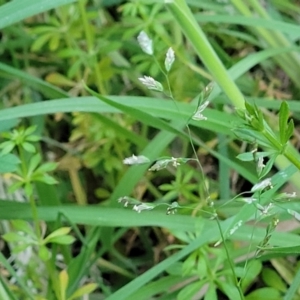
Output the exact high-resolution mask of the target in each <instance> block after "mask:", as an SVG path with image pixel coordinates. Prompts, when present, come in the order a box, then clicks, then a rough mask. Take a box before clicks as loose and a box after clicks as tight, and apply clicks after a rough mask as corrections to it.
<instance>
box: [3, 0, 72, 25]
mask: <svg viewBox="0 0 300 300" xmlns="http://www.w3.org/2000/svg"><path fill="white" fill-rule="evenodd" d="M76 1H77V0H51V1H49V0H39V1H36V0H14V1H10V2H8V3H6V4H4V5H2V6H0V29H3V28H4V27H7V26H9V25H12V24H14V23H16V22H19V21H22V20H24V19H26V18H29V17H31V16H34V15H36V14H39V13H42V12H45V11H47V10H49V9H53V8H56V7H59V6H62V5H65V4H70V3H73V2H76Z"/></svg>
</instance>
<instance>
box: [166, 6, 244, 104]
mask: <svg viewBox="0 0 300 300" xmlns="http://www.w3.org/2000/svg"><path fill="white" fill-rule="evenodd" d="M166 5H167V8H168V9H169V10H170V12H171V13H172V14H173V16H174V18H175V19H176V21H177V22H178V24H179V25H180V26H181V29H182V31H183V32H184V34H185V35H186V37H187V38H188V39H189V41H190V42H191V43H192V45H193V46H194V48H195V50H196V53H197V55H198V56H199V57H200V58H201V60H202V62H203V63H204V65H205V66H206V67H207V69H208V70H209V72H210V73H211V74H212V76H213V78H214V80H215V81H216V82H217V83H218V84H219V85H220V87H221V88H222V89H223V91H224V92H225V94H226V95H227V96H228V98H229V99H230V101H231V102H232V103H233V105H234V106H236V107H237V108H244V107H245V104H244V103H245V101H244V97H243V95H242V93H241V92H240V90H239V89H238V87H237V85H236V84H235V83H234V81H233V80H232V79H231V77H230V76H229V74H228V72H227V70H226V69H225V67H224V65H223V63H222V62H221V60H220V59H219V57H218V55H217V54H216V52H215V51H214V49H213V48H212V46H211V44H210V43H209V41H208V39H207V37H206V36H205V34H204V32H203V31H202V29H201V28H200V27H199V25H198V23H197V22H196V20H195V18H194V16H193V14H192V12H191V11H190V9H189V7H188V6H187V5H186V3H185V1H184V0H174V1H173V2H170V3H167V4H166Z"/></svg>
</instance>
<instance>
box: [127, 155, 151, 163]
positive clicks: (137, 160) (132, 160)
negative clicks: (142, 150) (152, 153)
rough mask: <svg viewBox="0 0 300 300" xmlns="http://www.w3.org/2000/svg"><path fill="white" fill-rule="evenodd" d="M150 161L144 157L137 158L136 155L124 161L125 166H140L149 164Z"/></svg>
mask: <svg viewBox="0 0 300 300" xmlns="http://www.w3.org/2000/svg"><path fill="white" fill-rule="evenodd" d="M149 162H150V159H149V158H148V157H146V156H144V155H138V156H135V155H134V154H133V155H132V156H130V157H127V158H125V159H123V163H124V164H125V165H140V164H146V163H149Z"/></svg>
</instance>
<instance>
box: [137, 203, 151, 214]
mask: <svg viewBox="0 0 300 300" xmlns="http://www.w3.org/2000/svg"><path fill="white" fill-rule="evenodd" d="M153 208H154V206H152V205H149V204H146V203H142V204H136V205H134V206H133V208H132V209H133V210H135V211H137V212H138V213H140V212H141V211H143V210H152V209H153Z"/></svg>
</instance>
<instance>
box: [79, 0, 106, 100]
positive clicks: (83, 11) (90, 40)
mask: <svg viewBox="0 0 300 300" xmlns="http://www.w3.org/2000/svg"><path fill="white" fill-rule="evenodd" d="M85 4H86V1H83V0H80V1H78V7H79V11H80V14H81V19H82V24H83V28H84V32H85V37H86V41H87V48H88V53H89V55H91V56H92V57H93V58H94V63H93V65H94V72H95V77H96V84H97V88H98V91H99V92H100V94H103V95H105V94H107V92H106V88H105V86H104V82H103V79H102V75H101V72H100V69H99V66H98V63H97V56H96V53H95V49H94V40H93V36H92V31H91V29H90V25H89V22H88V18H87V14H86V9H85Z"/></svg>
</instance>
